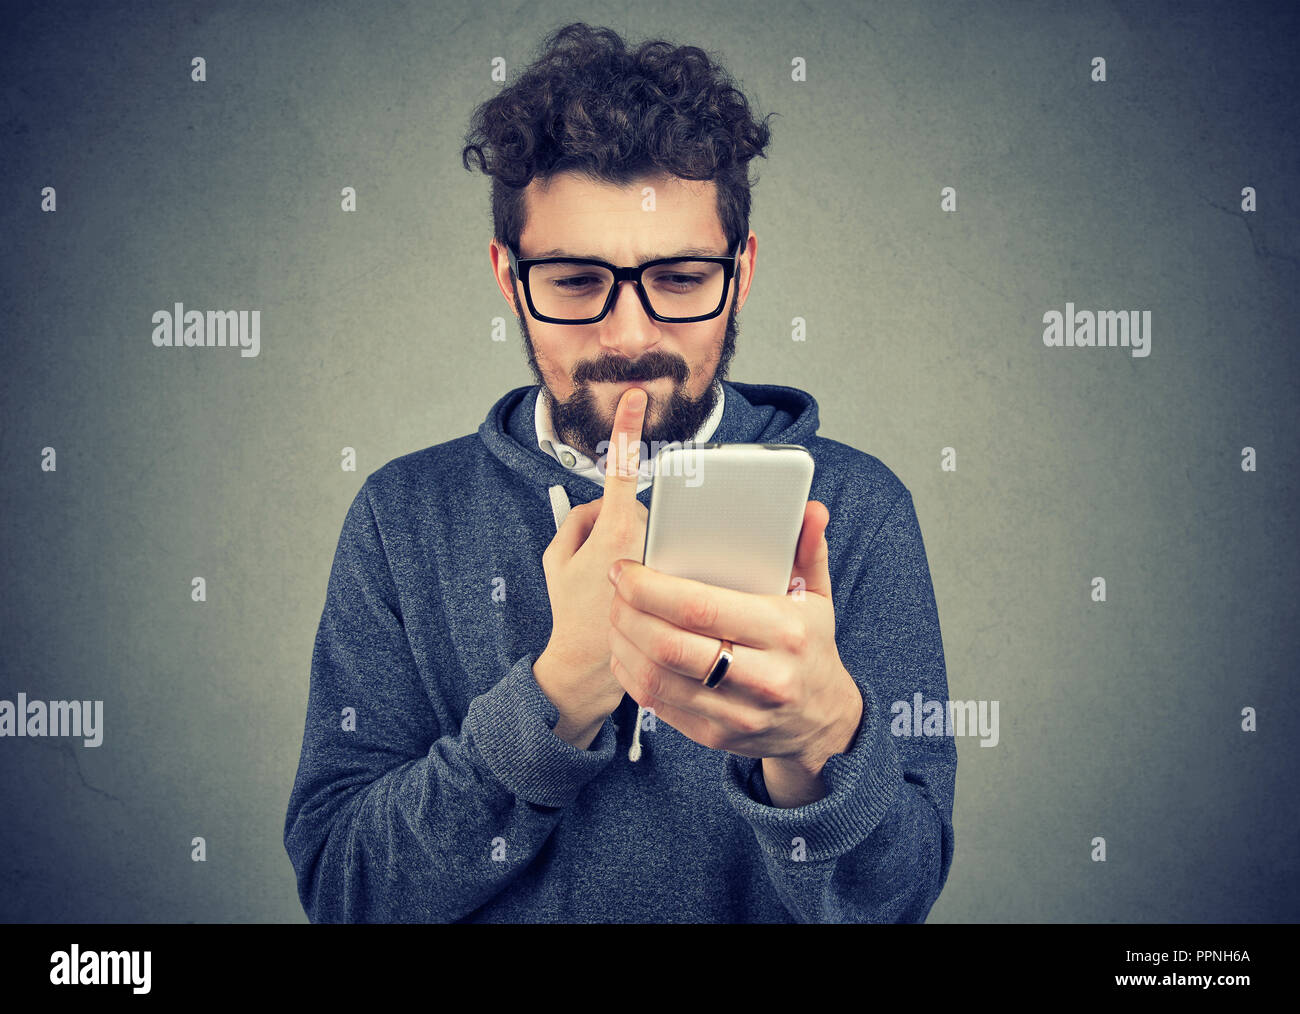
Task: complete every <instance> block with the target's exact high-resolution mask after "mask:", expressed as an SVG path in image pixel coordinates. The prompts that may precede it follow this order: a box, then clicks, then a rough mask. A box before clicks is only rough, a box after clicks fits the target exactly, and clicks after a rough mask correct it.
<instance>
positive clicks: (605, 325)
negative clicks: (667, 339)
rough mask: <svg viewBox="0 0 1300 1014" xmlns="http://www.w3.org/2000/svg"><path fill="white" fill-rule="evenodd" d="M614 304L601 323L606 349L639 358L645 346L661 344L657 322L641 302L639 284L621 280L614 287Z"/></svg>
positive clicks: (646, 347) (631, 357) (603, 344)
mask: <svg viewBox="0 0 1300 1014" xmlns="http://www.w3.org/2000/svg"><path fill="white" fill-rule="evenodd" d="M615 288H616V291H615V293H614V305H613V306H611V307H610V308H609V313H607V314H606V315H605V319H604V320H602V321H601V322H600V325H599V326H600V327H601V329H602V332H601V339H600V343H601V345H602V346H604V347H605V348H608V349H611V350H613V351H615V352H619V353H621V354H622V355H625V356H627V357H628V358H629V359H636V358H637V357H638V356H639V355H641V353H643V352H645V351H646V349H650V348H653V347H654V346H655V345H657V344H659V328H658V324H657V323H656V322H655V321H653V320H651V319H650V316H649V315H648V314H647V313H646V312H645V307H644V306H642V305H641V298H640V296H639V295H638V293H637V291H636V283H635V282H632V281H623V282H619V283H618V285H617V286H616V287H615Z"/></svg>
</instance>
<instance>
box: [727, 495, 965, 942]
mask: <svg viewBox="0 0 1300 1014" xmlns="http://www.w3.org/2000/svg"><path fill="white" fill-rule="evenodd" d="M866 553H867V564H866V567H865V568H864V570H863V572H862V575H861V577H860V579H859V580H858V582H857V585H856V587H855V588H854V589H853V592H852V593H851V594H850V596H849V601H848V602H847V603H846V604H845V608H842V609H841V608H837V609H836V614H837V618H838V620H837V625H836V636H835V639H836V643H837V646H838V648H839V652H840V659H841V661H842V662H843V663H844V667H845V668H846V669H847V670H848V671H849V673H850V674H851V675H852V676H853V678H854V680H855V681H856V682H857V684H858V687H859V689H860V690H861V691H862V699H863V705H864V706H863V711H862V722H861V724H860V725H859V727H858V731H857V735H856V737H855V738H854V740H853V742H852V743H851V744H850V746H849V749H848V751H847V752H845V753H842V754H835V755H834V756H832V757H831V758H830V759H829V760H828V761H827V762H826V766H825V767H824V768H823V770H822V780H823V781H824V782H825V784H826V787H827V794H826V795H825V796H824V797H823V798H822V799H819V800H816V801H814V802H812V803H808V804H806V805H804V806H797V807H790V808H780V807H774V806H772V805H770V804H771V800H770V799H769V797H768V796H767V791H766V787H765V786H764V784H763V776H762V762H761V761H760V760H759V759H757V758H751V757H741V756H739V755H737V754H728V755H727V757H726V762H725V765H724V776H723V791H724V793H725V794H726V796H727V798H728V800H729V801H730V803H731V804H732V806H734V807H735V809H736V810H737V812H739V813H740V815H741V816H742V817H744V819H745V820H746V821H748V823H749V824H750V826H751V827H752V828H753V831H754V837H755V840H756V843H757V847H758V849H759V851H760V853H761V855H762V857H763V863H764V866H765V868H766V870H767V875H768V877H769V878H771V881H772V884H773V886H774V887H775V889H776V891H777V893H778V895H779V896H780V897H781V900H782V902H783V903H784V905H785V906H786V908H787V909H788V910H789V912H790V914H791V915H792V916H793V917H794V918H795V919H797V920H798V921H800V922H863V923H866V922H871V923H876V922H923V921H924V920H925V918H926V916H927V915H928V914H929V911H930V908H931V906H933V904H934V902H935V900H936V899H937V898H938V896H939V892H940V890H941V889H942V888H943V885H944V882H945V881H946V880H947V877H948V870H949V867H950V866H951V865H952V856H953V844H954V837H953V828H952V806H953V791H954V787H955V783H956V774H957V748H956V745H955V744H954V742H953V739H952V737H950V736H918V737H909V736H894V735H892V734H891V720H890V715H891V713H892V712H891V704H892V702H894V701H899V700H901V701H907V702H908V703H909V707H910V705H911V703H912V701H913V699H914V698H913V695H914V694H916V693H918V692H919V693H920V694H922V696H923V699H924V700H925V701H942V702H945V703H944V707H945V708H946V707H947V704H946V702H947V700H948V679H947V674H946V671H945V667H944V658H943V643H942V640H941V637H940V633H939V619H938V613H937V610H936V608H935V602H934V591H933V588H932V585H931V582H930V571H929V565H928V564H927V562H926V557H925V547H924V545H923V543H922V540H921V531H920V527H919V525H918V523H917V519H916V510H915V507H914V505H913V502H912V497H911V494H910V493H908V492H907V491H906V490H904V491H903V493H902V494H901V495H900V496H899V497H898V499H897V500H895V501H894V503H893V505H892V506H891V508H890V510H889V512H888V513H887V515H886V516H885V519H884V521H883V522H882V523H881V525H880V528H879V530H878V531H877V532H876V533H875V535H874V537H873V538H872V539H871V542H870V545H869V546H868V547H867V548H866ZM836 605H837V607H838V606H839V605H840V603H839V602H838V601H837V602H836Z"/></svg>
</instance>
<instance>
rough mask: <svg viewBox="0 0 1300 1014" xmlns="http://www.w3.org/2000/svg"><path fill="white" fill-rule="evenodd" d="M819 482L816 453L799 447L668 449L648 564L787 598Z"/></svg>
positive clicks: (653, 508)
mask: <svg viewBox="0 0 1300 1014" xmlns="http://www.w3.org/2000/svg"><path fill="white" fill-rule="evenodd" d="M812 477H813V458H812V455H811V454H809V453H808V451H807V449H806V448H804V447H801V446H799V445H797V444H685V445H682V446H680V447H670V448H667V449H665V450H662V451H660V452H659V454H658V455H657V456H656V457H655V471H654V486H653V489H652V492H651V494H650V517H649V521H648V523H647V526H646V544H645V552H644V554H643V556H642V561H643V562H644V563H645V564H646V566H648V567H653V568H654V569H655V570H658V571H662V572H663V573H665V574H673V575H675V576H677V577H687V578H691V579H692V580H695V581H704V582H706V583H708V584H713V585H719V586H721V587H723V588H734V589H735V590H737V591H743V592H751V593H754V594H759V595H784V594H785V593H786V590H787V589H788V588H789V583H790V568H791V567H792V566H793V564H794V554H795V549H796V546H797V543H798V539H799V531H800V529H801V528H802V526H803V514H804V505H805V504H806V503H807V502H808V491H809V490H810V489H811V488H812Z"/></svg>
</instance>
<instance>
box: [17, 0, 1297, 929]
mask: <svg viewBox="0 0 1300 1014" xmlns="http://www.w3.org/2000/svg"><path fill="white" fill-rule="evenodd" d="M11 9H13V8H11ZM608 10H609V9H608V8H604V7H602V6H601V5H596V4H586V3H574V4H564V5H560V4H553V3H548V2H545V0H543V2H539V3H533V4H524V5H520V6H514V5H510V4H501V3H497V2H492V0H487V2H483V3H476V4H473V5H464V6H463V7H462V6H461V5H455V6H451V5H447V6H445V7H444V6H442V5H426V4H417V3H407V4H391V3H390V4H371V3H348V4H344V3H312V4H297V5H274V6H273V5H270V4H233V3H204V4H188V5H177V6H175V7H173V6H172V5H144V4H139V5H129V6H128V5H114V6H113V7H112V8H108V7H107V6H105V7H101V6H99V5H87V6H84V7H73V6H70V5H52V6H45V5H40V6H33V7H32V8H31V9H28V10H22V9H16V11H17V12H16V13H14V14H13V15H12V16H11V18H10V20H9V23H8V26H7V29H6V32H5V33H4V38H3V41H2V42H0V48H2V49H3V54H2V55H3V59H0V80H2V82H3V88H4V100H5V106H4V113H3V123H2V124H0V137H2V138H3V142H2V144H0V159H3V166H4V169H3V188H4V189H3V200H2V201H0V227H2V229H3V236H4V238H5V243H4V250H3V254H0V264H2V267H3V277H4V284H3V287H2V288H0V327H2V328H3V342H4V345H3V348H4V353H5V369H4V370H3V371H0V392H2V396H3V409H2V413H0V422H2V425H3V431H2V432H0V445H2V450H3V468H2V469H0V483H2V484H3V485H2V488H0V503H2V505H3V513H2V514H0V517H2V518H3V525H4V537H3V546H4V550H3V551H4V568H3V569H4V575H5V580H4V582H3V616H4V626H3V652H2V653H0V658H2V661H0V666H2V669H3V672H2V674H0V698H5V699H9V700H13V699H14V698H15V697H16V694H17V693H18V691H25V692H26V693H27V694H28V696H29V697H42V698H45V699H50V698H78V699H81V698H100V699H103V700H104V702H105V704H104V709H105V726H106V729H105V739H104V744H103V746H101V747H99V748H98V749H86V748H83V747H82V746H81V745H80V741H77V742H76V743H75V744H74V743H72V742H70V741H68V740H57V739H44V740H41V739H21V740H19V739H3V740H0V764H2V765H3V788H2V789H0V807H2V809H0V878H2V880H3V883H4V891H3V893H2V894H0V918H2V919H4V920H7V921H50V922H58V921H89V922H94V921H101V920H113V921H179V922H186V921H197V922H209V921H245V920H257V921H280V920H290V921H301V920H303V919H304V916H303V913H302V909H301V908H300V907H299V904H298V899H297V896H296V893H295V889H294V880H293V872H292V868H291V867H290V864H289V861H288V858H287V857H286V855H285V853H284V849H283V846H282V843H281V834H282V828H283V821H284V811H285V804H286V801H287V798H288V794H289V789H290V786H291V784H292V781H293V777H294V772H295V769H296V765H297V760H298V751H299V747H300V744H301V736H302V725H303V717H304V710H305V705H306V694H307V679H308V665H309V661H310V655H311V647H312V641H313V638H314V635H315V629H316V624H317V622H318V620H319V617H320V610H321V607H322V605H323V602H324V593H325V587H326V580H327V578H328V574H329V568H330V563H331V560H332V557H333V552H334V547H335V543H336V541H337V538H338V533H339V527H340V525H341V523H342V520H343V515H344V512H345V510H346V508H347V505H348V504H349V502H350V501H351V498H352V496H353V495H354V493H355V492H356V489H357V488H358V486H359V484H360V483H361V481H362V480H363V479H364V477H365V475H366V474H368V473H369V472H371V471H373V470H374V469H376V468H378V467H380V466H381V465H383V464H384V463H385V462H386V461H388V460H389V459H391V458H393V457H396V456H398V455H401V454H405V453H408V452H410V451H413V450H417V449H419V448H421V447H425V446H428V445H430V444H434V443H439V442H441V441H444V440H447V439H451V438H453V437H456V436H459V435H461V434H463V433H467V432H470V431H472V430H473V429H475V428H476V427H477V426H478V424H479V422H480V421H481V420H482V418H483V417H484V415H485V414H486V412H487V409H488V407H489V406H490V405H491V404H492V402H493V401H494V400H495V399H496V398H497V397H498V396H499V395H500V394H501V393H503V392H504V391H505V390H507V389H508V388H510V387H514V386H518V385H520V384H526V383H530V382H531V375H530V374H529V373H528V370H527V367H526V363H525V359H524V355H523V351H522V347H521V344H520V341H519V337H518V329H517V327H516V326H515V324H514V321H513V318H510V317H509V316H508V310H507V308H506V305H505V303H504V302H503V301H502V299H501V297H500V294H499V292H498V291H497V289H496V286H495V284H494V282H493V279H492V277H491V272H490V268H489V263H488V259H487V244H488V241H489V239H490V232H491V223H490V217H489V211H488V183H487V179H486V178H485V177H483V176H481V175H476V174H470V173H467V172H465V171H464V169H463V168H462V166H461V164H460V159H459V150H460V145H461V143H462V137H463V133H464V130H465V127H466V123H467V120H468V117H469V114H470V111H471V109H472V108H473V106H474V105H475V104H477V103H478V102H480V101H482V100H483V99H485V98H487V97H489V96H490V95H491V94H493V92H494V91H495V90H496V89H497V88H498V87H499V85H498V84H496V83H494V82H493V81H492V80H491V78H490V71H491V60H492V59H493V58H494V57H498V56H499V57H503V58H504V59H505V60H506V62H507V67H508V71H509V72H510V73H512V74H513V73H514V72H516V71H518V70H520V69H522V67H523V66H525V65H526V64H527V63H528V62H529V61H530V60H531V59H532V57H533V55H534V52H535V47H536V46H537V44H538V42H539V41H540V39H541V37H542V35H543V34H544V33H545V31H547V30H549V29H551V28H553V27H556V26H558V25H559V24H563V23H565V22H567V21H571V20H583V19H585V20H587V21H589V22H591V23H593V24H608V25H610V26H611V27H613V28H616V29H618V30H620V31H621V32H623V33H624V34H625V37H627V38H628V39H629V41H630V42H632V43H635V42H639V41H640V40H641V39H642V38H644V37H646V36H649V35H653V36H663V37H667V38H669V39H670V40H673V41H677V42H689V43H693V44H696V45H699V46H702V47H703V48H705V49H708V50H710V51H712V52H714V53H716V54H718V55H720V56H721V57H722V58H723V59H724V61H725V63H726V64H727V66H728V67H729V68H730V69H731V71H732V73H733V74H734V75H735V76H736V78H737V79H738V81H739V82H740V84H741V86H742V87H743V88H744V90H745V91H746V93H747V94H748V96H749V97H750V100H751V102H752V103H753V104H754V105H755V106H756V108H757V110H758V112H759V113H760V114H761V113H766V112H772V111H775V112H778V113H780V114H781V116H779V117H778V118H776V119H775V120H773V121H772V126H773V131H774V143H773V145H772V148H771V149H770V152H769V155H770V157H769V158H768V159H767V160H758V161H757V162H755V163H754V164H753V168H754V170H755V171H756V173H757V174H758V176H759V182H758V184H757V186H756V187H755V190H754V215H753V219H752V221H751V225H752V227H753V229H754V230H755V232H756V233H757V235H758V237H759V247H758V259H757V273H756V275H755V281H754V286H753V289H752V291H751V298H750V301H749V302H748V304H747V305H746V307H745V309H744V311H743V313H742V314H741V315H740V318H739V323H740V338H739V352H738V355H737V357H736V359H735V361H734V363H733V368H732V371H731V376H732V377H733V379H737V380H743V381H750V382H775V383H785V384H791V385H794V386H797V387H801V388H804V389H806V390H808V391H810V392H812V393H813V394H814V395H815V396H816V397H817V398H818V400H819V402H820V405H821V413H822V420H823V423H822V431H821V432H822V433H823V434H824V435H826V436H831V437H834V438H836V439H839V440H842V441H845V442H847V443H849V444H852V445H854V446H856V447H859V448H862V449H863V450H866V451H868V452H870V453H872V454H874V455H876V456H877V457H879V458H881V460H883V461H884V462H885V464H887V465H888V466H889V467H890V468H892V469H893V470H894V472H895V473H896V474H897V475H898V476H899V478H901V479H902V480H903V482H904V483H906V485H907V486H908V487H909V488H910V489H911V490H912V492H913V495H914V497H915V502H916V506H917V510H918V513H919V517H920V521H921V526H922V531H923V533H924V537H925V541H926V547H927V551H928V555H929V561H930V567H931V571H932V576H933V580H934V587H935V594H936V598H937V601H938V606H939V616H940V621H941V624H942V628H943V634H944V645H945V649H946V656H947V661H948V677H949V685H950V691H951V695H952V696H953V697H954V698H960V699H987V700H998V701H999V702H1000V725H1001V729H1000V733H1001V741H1000V743H999V744H998V746H997V747H996V748H993V749H986V748H980V747H979V745H978V740H976V739H973V738H972V739H967V740H960V741H959V743H958V748H959V752H960V766H959V769H958V778H957V801H956V810H955V825H956V832H957V851H956V857H955V861H954V864H953V867H952V871H951V874H950V876H949V880H948V884H947V887H946V888H945V890H944V892H943V894H942V896H941V897H940V899H939V901H938V903H937V904H936V906H935V908H934V910H933V912H932V915H931V921H934V922H945V921H952V922H964V921H972V920H979V921H994V922H998V921H1013V920H1029V921H1053V922H1055V921H1078V922H1093V921H1096V922H1112V921H1130V920H1131V921H1165V920H1169V921H1184V920H1185V921H1257V920H1259V921H1279V920H1286V921H1292V920H1295V919H1297V917H1300V884H1298V882H1297V876H1296V872H1295V857H1296V855H1297V853H1298V852H1300V817H1298V816H1297V808H1296V798H1297V797H1296V785H1297V782H1298V779H1300V762H1298V751H1297V747H1296V744H1295V739H1294V736H1295V733H1294V729H1295V722H1294V711H1293V710H1292V711H1288V709H1294V707H1295V698H1294V690H1295V687H1296V670H1297V655H1298V652H1297V645H1298V638H1297V633H1296V630H1297V606H1296V596H1295V591H1296V579H1295V571H1296V564H1297V539H1296V534H1295V533H1296V521H1297V518H1296V507H1295V502H1296V498H1295V493H1296V478H1295V476H1296V468H1297V444H1296V436H1297V432H1298V428H1297V398H1296V380H1297V352H1296V345H1295V343H1296V341H1297V338H1298V337H1300V335H1298V333H1297V321H1298V320H1300V314H1298V310H1300V296H1298V291H1300V286H1298V285H1297V281H1298V274H1300V273H1298V271H1297V247H1298V245H1300V244H1298V243H1297V229H1296V226H1297V203H1298V198H1297V185H1298V184H1300V172H1298V168H1300V167H1298V163H1297V154H1298V151H1300V144H1297V134H1296V120H1295V115H1294V109H1295V104H1296V84H1297V80H1296V79H1297V72H1296V65H1295V60H1294V52H1295V42H1296V36H1297V31H1296V30H1297V16H1296V13H1295V12H1296V8H1295V6H1294V5H1292V4H1286V5H1281V4H1279V5H1266V4H1260V5H1254V6H1252V5H1227V4H1225V5H1222V6H1220V7H1211V6H1206V5H1197V4H1188V3H1183V2H1179V3H1141V4H1138V3H1128V4H1117V3H1079V4H1071V5H1064V4H1061V5H1055V4H1035V5H1030V4H1004V5H992V4H988V5H985V4H970V3H949V4H937V3H926V4H915V3H903V2H899V3H851V4H850V3H842V4H830V3H819V4H809V3H793V4H789V3H778V2H769V3H754V4H744V5H736V4H732V3H724V2H715V0H690V2H658V3H654V4H648V5H626V6H624V7H622V8H620V9H619V10H618V11H617V16H610V15H609V14H608V13H606V12H607V11H608ZM196 55H199V56H203V57H204V58H205V59H206V61H207V81H206V83H202V84H198V83H194V82H192V81H191V80H190V60H191V58H192V57H194V56H196ZM1094 56H1104V57H1105V58H1106V60H1107V77H1108V80H1107V81H1106V82H1105V83H1101V84H1099V83H1093V82H1092V81H1091V80H1090V61H1091V59H1092V58H1093V57H1094ZM794 57H803V58H805V59H806V60H807V65H808V80H807V82H805V83H796V82H793V81H791V79H790V68H791V60H792V59H793V58H794ZM45 186H54V187H56V188H57V192H58V210H57V212H55V213H52V214H50V213H42V212H41V210H40V192H41V189H42V188H43V187H45ZM344 186H354V187H356V188H357V191H358V195H359V196H358V211H357V212H356V213H354V214H344V213H342V212H341V211H340V209H339V191H340V189H341V188H342V187H344ZM944 186H953V187H956V188H957V192H958V211H957V212H956V213H955V214H944V213H942V212H941V211H940V208H939V191H940V188H941V187H944ZM1244 186H1253V187H1255V188H1256V189H1257V191H1258V202H1259V205H1258V210H1257V211H1256V212H1254V213H1250V214H1248V213H1244V212H1242V211H1241V209H1240V200H1241V198H1240V192H1241V189H1242V187H1244ZM1067 300H1069V301H1072V302H1074V303H1075V304H1076V305H1077V306H1078V307H1079V308H1088V309H1149V310H1151V311H1152V352H1151V355H1150V357H1149V358H1145V359H1141V358H1133V357H1132V356H1130V354H1129V352H1128V350H1126V349H1121V348H1114V349H1049V348H1045V347H1044V346H1043V344H1042V339H1041V335H1042V330H1043V325H1042V323H1041V320H1042V315H1043V313H1044V312H1046V311H1047V310H1050V309H1063V305H1064V303H1065V302H1066V301H1067ZM177 301H180V302H184V303H185V304H186V305H187V307H190V308H198V309H209V308H259V309H261V310H262V334H261V341H262V347H261V354H260V356H258V357H257V358H243V357H240V356H239V355H238V353H237V352H235V351H234V350H229V349H205V350H192V349H184V350H178V349H158V348H154V347H153V346H152V344H151V341H150V335H151V333H152V324H151V322H150V318H151V315H152V314H153V312H154V311H155V310H157V309H160V308H170V307H171V306H172V304H173V303H174V302H177ZM501 315H507V319H508V321H509V326H510V335H511V339H510V341H509V342H506V343H499V342H492V341H491V340H490V330H491V321H492V319H493V318H494V317H497V316H501ZM796 316H801V317H805V318H806V319H807V321H808V328H809V331H808V339H807V341H806V342H802V343H801V342H793V341H791V339H790V322H791V319H792V318H793V317H796ZM47 445H48V446H53V447H55V448H56V450H57V454H58V459H57V461H58V469H57V471H56V472H53V473H49V472H43V471H42V470H41V468H40V460H41V449H42V448H43V447H45V446H47ZM344 446H353V447H355V448H357V450H358V454H359V465H358V471H357V472H355V473H349V472H343V471H341V470H340V467H339V453H340V449H341V448H342V447H344ZM946 446H951V447H954V448H955V449H956V452H957V463H958V468H957V471H956V472H955V473H946V472H942V471H941V470H940V467H939V466H940V453H941V450H942V448H944V447H946ZM1245 446H1251V447H1254V448H1255V449H1256V451H1257V454H1258V470H1257V471H1256V472H1253V473H1251V472H1244V471H1243V470H1242V468H1241V465H1240V456H1241V450H1242V448H1243V447H1245ZM196 574H198V575H203V576H204V577H205V578H206V579H207V582H208V601H207V602H206V603H203V604H196V603H194V602H192V601H191V600H190V594H189V590H190V580H191V578H192V577H193V576H194V575H196ZM1095 575H1101V576H1104V577H1105V578H1106V580H1107V585H1108V601H1107V602H1105V603H1104V604H1102V603H1093V602H1092V601H1091V600H1090V597H1089V582H1090V580H1091V579H1092V578H1093V577H1094V576H1095ZM1246 706H1251V707H1254V708H1256V709H1257V710H1258V715H1259V718H1258V723H1259V728H1258V731H1257V732H1255V733H1253V734H1252V733H1245V732H1243V731H1242V730H1241V728H1240V722H1241V717H1240V712H1241V709H1242V708H1243V707H1246ZM195 835H202V836H204V837H206V839H207V842H208V860H207V862H205V863H194V862H192V861H191V859H190V840H191V838H192V837H193V836H195ZM1096 835H1102V836H1104V837H1105V838H1106V840H1107V861H1106V862H1105V863H1095V862H1092V861H1091V859H1090V849H1091V846H1090V842H1091V839H1092V838H1093V837H1094V836H1096Z"/></svg>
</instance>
